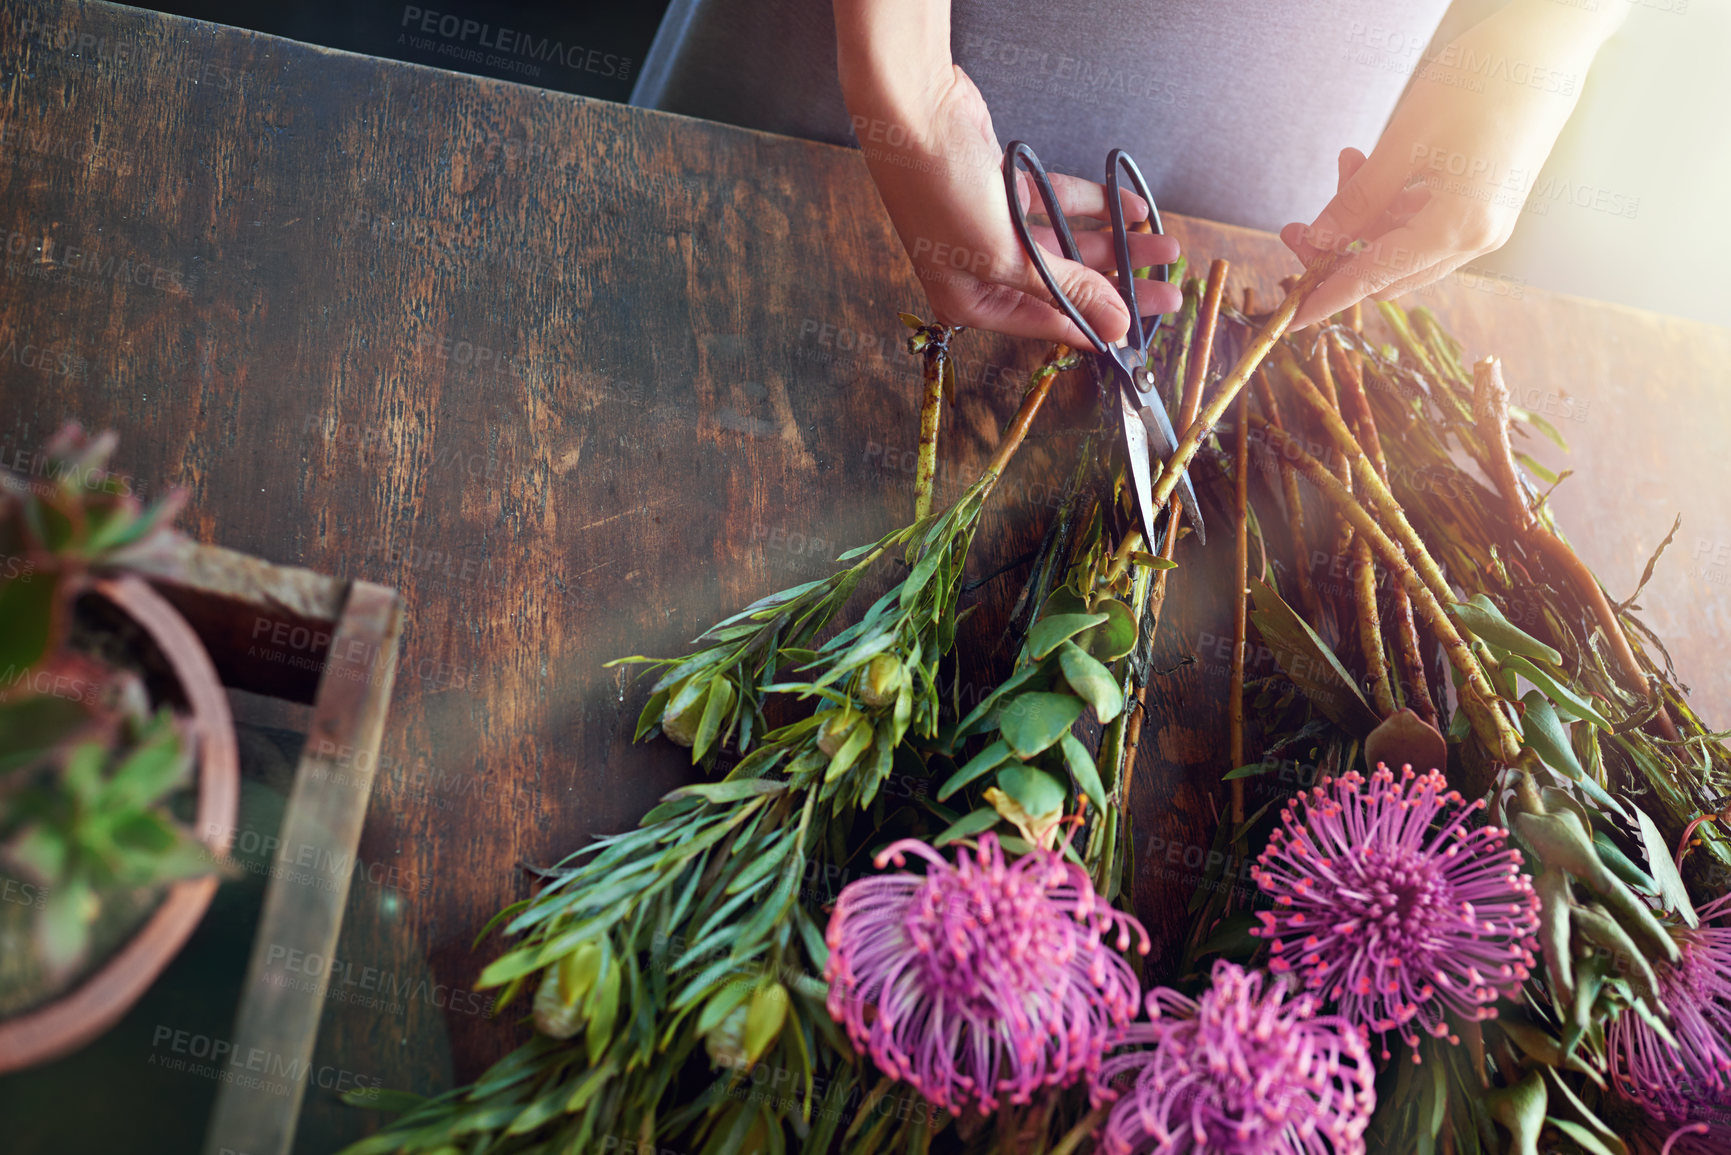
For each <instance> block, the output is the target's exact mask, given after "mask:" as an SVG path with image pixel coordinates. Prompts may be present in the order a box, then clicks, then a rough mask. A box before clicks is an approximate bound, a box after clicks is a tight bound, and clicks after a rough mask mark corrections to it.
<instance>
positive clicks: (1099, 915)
mask: <svg viewBox="0 0 1731 1155" xmlns="http://www.w3.org/2000/svg"><path fill="white" fill-rule="evenodd" d="M909 853H912V854H916V855H918V856H919V857H921V858H924V859H925V860H926V861H927V863H928V864H929V865H928V866H927V869H926V873H925V875H924V877H921V876H919V875H912V874H886V875H879V876H877V877H874V878H866V879H861V880H859V881H857V882H854V883H850V884H849V885H848V886H847V887H846V889H844V890H843V891H842V892H841V897H840V898H838V899H837V900H836V905H835V913H834V914H832V915H831V916H830V921H829V932H828V935H827V941H828V943H829V948H830V957H829V965H828V967H827V968H825V971H824V977H825V978H826V979H828V980H829V982H830V993H829V1013H830V1015H831V1016H832V1017H833V1018H834V1019H835V1020H836V1021H837V1022H839V1023H841V1024H842V1025H843V1026H845V1027H846V1028H847V1032H848V1036H849V1037H850V1038H851V1039H852V1040H853V1043H854V1046H855V1047H857V1048H858V1049H859V1050H861V1051H863V1052H867V1053H869V1054H870V1055H871V1057H872V1059H873V1061H874V1062H876V1063H877V1065H878V1066H879V1067H880V1068H881V1069H883V1071H885V1072H886V1073H887V1074H889V1075H892V1076H894V1077H896V1078H900V1079H905V1080H906V1081H907V1082H908V1083H909V1084H911V1085H912V1086H913V1087H914V1088H915V1089H917V1090H918V1091H919V1092H920V1093H921V1094H922V1095H924V1096H925V1097H926V1098H927V1099H929V1100H931V1102H933V1103H935V1104H937V1105H938V1106H940V1107H943V1108H945V1109H946V1110H949V1111H951V1112H954V1113H957V1114H959V1113H961V1111H962V1110H963V1109H964V1108H965V1107H966V1106H968V1105H969V1104H972V1105H974V1106H977V1107H978V1108H979V1110H980V1112H981V1113H982V1114H985V1113H988V1112H990V1111H993V1110H995V1109H996V1108H997V1106H998V1103H999V1096H1001V1095H1005V1096H1008V1097H1009V1101H1010V1102H1012V1103H1026V1102H1029V1101H1030V1099H1031V1097H1032V1095H1033V1093H1034V1091H1036V1090H1037V1089H1039V1088H1040V1087H1043V1086H1061V1085H1063V1084H1066V1083H1070V1082H1073V1081H1074V1080H1076V1079H1077V1078H1079V1077H1080V1076H1082V1075H1083V1074H1085V1073H1087V1072H1090V1071H1093V1070H1095V1069H1097V1068H1098V1066H1099V1063H1100V1058H1101V1056H1102V1055H1103V1054H1104V1053H1105V1049H1106V1046H1107V1043H1108V1041H1109V1039H1110V1037H1111V1032H1112V1030H1113V1029H1114V1028H1116V1027H1118V1026H1121V1025H1123V1024H1124V1023H1126V1022H1128V1021H1129V1020H1130V1019H1132V1018H1133V1017H1135V1014H1136V1002H1137V996H1138V993H1139V990H1138V985H1137V982H1136V976H1135V975H1134V974H1133V973H1131V970H1130V967H1129V965H1128V964H1127V963H1126V962H1125V961H1124V959H1123V958H1122V957H1121V956H1120V955H1119V954H1117V953H1115V952H1114V951H1113V950H1111V949H1110V948H1109V947H1108V946H1107V945H1106V943H1105V942H1104V941H1103V940H1104V939H1105V937H1106V936H1107V935H1108V934H1109V933H1112V932H1116V939H1117V942H1116V945H1117V949H1118V950H1119V951H1122V950H1125V949H1126V948H1128V947H1129V945H1130V942H1131V932H1132V931H1134V932H1135V936H1136V938H1137V940H1138V942H1137V946H1138V949H1139V950H1140V951H1141V952H1142V953H1143V954H1146V953H1147V952H1148V935H1147V934H1146V932H1144V931H1143V929H1142V925H1141V924H1140V923H1138V922H1137V921H1136V920H1135V919H1134V918H1131V917H1130V916H1129V915H1126V914H1122V913H1120V912H1118V911H1116V910H1114V909H1112V907H1111V906H1110V905H1109V904H1107V903H1106V902H1105V900H1103V899H1101V898H1100V897H1099V896H1098V895H1097V894H1095V892H1094V887H1093V885H1092V884H1091V883H1090V882H1089V880H1088V875H1087V873H1086V872H1085V871H1083V870H1082V869H1081V868H1080V867H1077V866H1075V865H1073V864H1071V863H1069V862H1066V861H1065V860H1064V859H1063V857H1062V856H1061V855H1059V854H1056V853H1053V852H1051V851H1044V850H1037V851H1034V852H1033V853H1030V854H1026V855H1023V856H1022V857H1021V858H1018V859H1016V860H1015V861H1013V862H1006V861H1005V859H1004V852H1003V849H1002V848H1001V847H1000V846H999V845H998V841H997V839H996V838H995V837H993V836H992V835H990V834H986V835H983V836H982V837H981V838H980V840H979V846H978V849H976V850H975V851H974V852H973V853H972V854H971V855H970V854H969V852H968V851H967V850H966V849H963V850H962V851H961V852H960V853H959V854H958V855H957V857H956V863H955V865H954V866H951V865H950V863H949V862H947V861H945V859H944V858H943V857H942V856H941V855H939V854H938V853H937V852H936V851H935V850H933V849H932V848H931V847H929V846H927V845H926V844H925V843H923V842H920V841H918V840H917V839H911V838H910V839H904V840H902V841H900V842H897V843H894V844H892V845H891V846H888V847H886V848H885V849H884V850H882V851H880V852H879V853H878V856H877V865H878V866H879V867H880V868H882V866H883V865H884V863H885V862H886V861H888V860H894V862H895V864H896V865H897V866H902V865H905V864H906V861H907V859H906V857H905V856H906V855H907V854H909Z"/></svg>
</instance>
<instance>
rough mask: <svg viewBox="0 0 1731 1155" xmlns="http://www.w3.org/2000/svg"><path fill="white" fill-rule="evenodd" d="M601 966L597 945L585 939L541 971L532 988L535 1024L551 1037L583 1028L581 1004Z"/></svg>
mask: <svg viewBox="0 0 1731 1155" xmlns="http://www.w3.org/2000/svg"><path fill="white" fill-rule="evenodd" d="M600 968H601V946H600V944H599V943H594V942H586V943H584V944H582V945H581V946H579V947H577V948H576V949H575V950H573V951H572V952H571V953H570V954H567V955H566V956H565V957H564V958H561V959H560V960H559V961H558V962H557V963H555V964H554V965H553V966H550V967H548V968H547V969H546V971H545V972H543V974H542V977H541V986H540V987H539V988H538V989H537V990H536V991H535V1027H536V1029H537V1030H539V1031H540V1032H541V1033H542V1034H544V1035H548V1036H550V1037H552V1038H555V1039H569V1038H570V1037H571V1036H572V1035H575V1034H576V1033H577V1032H578V1031H580V1030H582V1029H583V1023H584V1021H585V1019H586V1017H587V1016H585V1014H584V1013H583V1009H582V1004H583V1002H584V1001H585V999H587V997H588V995H589V990H590V988H591V987H593V986H594V985H595V975H596V973H597V972H598V971H599V970H600Z"/></svg>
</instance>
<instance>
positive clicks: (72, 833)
mask: <svg viewBox="0 0 1731 1155" xmlns="http://www.w3.org/2000/svg"><path fill="white" fill-rule="evenodd" d="M115 440H116V439H115V436H114V435H113V434H112V433H110V434H104V435H102V436H100V437H96V438H90V437H87V436H85V434H84V433H83V431H82V430H80V429H79V428H78V427H77V426H75V425H71V426H67V427H66V428H65V429H63V430H61V431H60V433H58V434H57V435H56V436H55V437H54V438H53V439H52V440H51V441H50V442H49V444H48V446H47V447H46V449H45V450H44V451H43V454H42V456H43V459H44V462H45V465H44V468H43V470H42V476H41V477H39V478H34V479H32V480H30V481H28V482H27V481H25V480H23V479H20V478H16V477H13V476H11V475H10V474H6V473H4V472H0V563H4V564H0V860H4V862H6V863H7V864H8V865H9V867H10V868H11V869H13V870H15V871H18V872H20V873H21V874H22V875H24V876H25V877H27V878H30V879H31V880H33V881H34V882H35V883H37V884H38V885H39V886H40V887H41V888H42V891H43V892H44V894H45V895H46V899H45V902H44V904H43V906H42V909H41V910H40V911H38V912H36V915H35V918H34V921H33V924H32V928H31V945H32V949H33V951H34V953H35V956H36V958H37V960H38V962H39V963H40V964H41V967H42V973H43V974H45V975H46V976H48V978H49V981H50V982H51V983H54V984H58V983H59V982H60V980H62V979H64V978H65V977H67V976H68V975H70V974H71V973H72V972H73V971H74V970H75V969H76V968H77V967H78V966H79V965H80V964H81V963H83V962H84V961H85V959H86V955H87V952H88V949H89V945H90V940H91V931H92V926H93V924H94V923H95V922H96V920H97V919H98V917H99V916H100V915H101V914H102V912H103V910H104V909H105V906H106V905H107V902H108V900H109V898H110V897H111V896H112V895H114V894H116V892H131V891H136V890H145V889H148V888H152V887H158V886H162V885H164V884H166V883H169V882H173V881H175V880H177V879H181V878H186V877H191V876H196V875H200V874H207V873H209V872H210V871H211V870H212V869H213V865H212V863H211V861H210V858H209V855H208V854H207V853H206V852H205V849H204V847H203V846H202V845H201V844H200V843H199V842H197V841H196V840H195V839H193V838H192V837H191V836H190V835H189V834H188V833H187V831H186V830H185V829H184V828H183V827H182V826H181V825H180V823H178V822H177V821H176V820H175V818H174V817H173V815H172V813H171V810H170V803H171V801H172V800H173V799H174V797H175V796H176V795H177V794H178V793H179V792H181V791H182V790H184V789H185V788H186V786H187V785H188V784H189V780H190V777H191V770H192V767H191V753H190V751H191V749H192V745H191V743H190V742H189V741H188V740H187V737H186V735H184V734H183V733H182V727H181V726H180V725H179V723H178V722H177V721H176V719H175V718H174V717H173V715H172V714H171V713H170V712H168V711H167V710H163V711H161V712H158V713H156V714H154V715H152V714H151V712H150V710H149V707H148V705H147V703H146V701H145V693H144V689H143V684H142V683H141V682H140V681H139V679H138V678H137V676H136V675H134V674H132V673H130V672H128V671H124V670H119V669H115V668H111V667H109V666H107V665H106V664H104V663H103V662H102V661H100V660H98V659H97V658H95V657H92V656H90V655H87V654H84V653H80V652H77V651H76V650H74V649H72V648H71V646H70V638H71V630H72V621H73V606H74V603H75V602H76V600H77V599H78V598H79V597H80V596H81V595H82V594H83V593H84V592H85V591H86V590H87V589H88V588H89V585H90V582H91V579H92V577H93V576H95V575H99V574H101V573H105V572H116V571H120V570H123V569H125V568H126V566H128V565H129V564H136V563H138V562H139V561H141V560H143V559H145V558H146V557H148V556H149V555H150V554H151V553H152V552H153V551H155V550H157V549H158V548H160V547H161V546H163V545H164V544H166V543H167V542H168V540H169V536H168V525H169V522H170V520H171V519H172V517H173V515H174V513H175V511H176V510H177V509H178V508H179V507H180V504H181V502H182V500H183V496H182V495H181V494H179V493H178V492H176V493H173V494H171V495H169V496H168V497H165V498H163V499H161V500H159V501H157V502H156V503H155V504H154V505H152V506H151V507H149V508H148V509H146V508H145V507H144V506H143V505H142V503H140V502H139V500H138V499H137V498H136V497H135V496H133V495H132V493H131V483H130V481H129V480H127V479H124V478H120V477H118V476H116V475H114V474H112V473H110V472H109V471H108V469H107V461H108V457H109V455H110V453H111V452H112V451H113V449H114V445H115ZM65 686H74V687H77V688H78V690H77V692H76V693H72V694H68V693H66V692H64V690H63V687H65ZM57 691H58V692H57Z"/></svg>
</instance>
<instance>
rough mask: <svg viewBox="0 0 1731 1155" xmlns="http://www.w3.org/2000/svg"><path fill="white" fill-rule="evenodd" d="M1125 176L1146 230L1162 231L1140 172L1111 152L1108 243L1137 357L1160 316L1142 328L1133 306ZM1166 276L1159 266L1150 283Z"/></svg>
mask: <svg viewBox="0 0 1731 1155" xmlns="http://www.w3.org/2000/svg"><path fill="white" fill-rule="evenodd" d="M1125 172H1128V173H1129V174H1130V183H1131V184H1132V185H1134V186H1135V189H1136V195H1137V196H1139V197H1141V198H1142V200H1143V201H1144V202H1145V203H1146V204H1147V205H1148V218H1147V219H1148V224H1149V226H1150V227H1151V228H1152V229H1153V230H1154V231H1155V232H1156V233H1163V232H1165V231H1166V230H1165V229H1164V228H1163V227H1161V224H1160V210H1159V209H1158V208H1155V207H1154V194H1153V193H1151V192H1149V191H1148V182H1147V180H1145V179H1144V178H1143V176H1142V170H1141V169H1139V168H1137V167H1136V162H1135V161H1134V160H1132V159H1131V157H1130V154H1129V153H1127V152H1125V151H1124V150H1123V149H1121V148H1115V149H1113V150H1112V151H1111V152H1110V153H1108V154H1107V155H1106V205H1107V208H1108V210H1109V211H1110V212H1111V214H1112V241H1113V243H1114V244H1115V245H1116V246H1117V250H1118V251H1117V254H1116V255H1117V258H1118V293H1119V295H1120V296H1122V297H1123V298H1124V304H1125V306H1126V307H1127V308H1128V309H1129V310H1130V346H1131V348H1133V349H1135V350H1136V351H1137V352H1138V353H1146V352H1147V351H1148V345H1149V342H1151V341H1153V340H1154V330H1156V329H1158V328H1159V327H1160V314H1158V313H1156V314H1154V316H1153V318H1152V319H1151V320H1149V321H1148V322H1147V323H1146V324H1145V323H1144V322H1143V319H1142V310H1141V309H1140V308H1139V307H1138V306H1137V303H1136V277H1135V276H1134V274H1135V272H1136V270H1135V269H1134V268H1132V267H1131V265H1130V230H1129V229H1128V228H1127V227H1126V226H1125V224H1124V198H1123V197H1122V196H1121V195H1119V189H1120V187H1121V186H1120V183H1119V179H1120V177H1121V176H1122V174H1123V173H1125ZM1066 255H1067V254H1066ZM1071 259H1072V260H1074V259H1075V258H1073V257H1072V258H1071ZM1166 276H1167V268H1166V266H1165V265H1161V266H1160V271H1159V272H1157V273H1156V274H1155V275H1154V279H1155V280H1157V281H1164V280H1165V279H1166Z"/></svg>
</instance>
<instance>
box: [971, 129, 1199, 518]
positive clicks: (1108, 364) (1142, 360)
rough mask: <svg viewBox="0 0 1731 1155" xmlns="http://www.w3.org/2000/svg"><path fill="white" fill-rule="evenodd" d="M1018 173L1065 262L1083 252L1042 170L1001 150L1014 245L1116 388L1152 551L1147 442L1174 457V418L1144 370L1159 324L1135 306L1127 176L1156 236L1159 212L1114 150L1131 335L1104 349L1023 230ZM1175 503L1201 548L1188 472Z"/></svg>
mask: <svg viewBox="0 0 1731 1155" xmlns="http://www.w3.org/2000/svg"><path fill="white" fill-rule="evenodd" d="M1019 167H1020V168H1023V169H1024V170H1025V171H1026V172H1027V173H1028V175H1029V176H1031V177H1032V178H1033V181H1034V187H1035V188H1036V189H1038V190H1039V193H1040V200H1041V201H1042V202H1043V203H1044V204H1045V206H1046V216H1047V217H1048V218H1050V220H1051V222H1052V231H1053V232H1054V233H1056V234H1057V236H1058V247H1059V249H1060V250H1061V251H1062V252H1063V254H1064V256H1065V257H1066V258H1068V259H1069V260H1072V261H1076V262H1078V263H1080V262H1081V260H1082V255H1081V250H1080V249H1079V248H1077V246H1076V238H1075V236H1074V234H1072V233H1071V232H1070V223H1069V222H1068V221H1067V220H1065V219H1064V212H1063V210H1062V209H1060V208H1059V207H1058V197H1057V194H1056V193H1054V192H1053V191H1052V181H1051V178H1050V177H1048V176H1047V175H1046V166H1045V165H1043V164H1041V163H1040V158H1039V157H1038V156H1036V155H1035V154H1034V150H1033V149H1032V148H1029V147H1028V145H1027V144H1026V143H1024V142H1022V141H1019V140H1013V141H1011V142H1010V147H1008V148H1006V149H1005V150H1004V193H1005V195H1006V196H1007V197H1008V198H1009V202H1010V220H1011V221H1013V222H1014V224H1015V226H1016V236H1017V237H1018V238H1020V240H1021V242H1022V248H1023V249H1025V250H1027V253H1028V257H1029V259H1030V260H1032V261H1033V262H1034V268H1035V269H1036V270H1037V271H1038V272H1039V274H1040V280H1041V281H1043V282H1045V285H1046V291H1047V292H1049V293H1051V294H1052V299H1053V300H1054V301H1055V302H1056V303H1057V306H1058V308H1059V309H1061V310H1063V313H1064V315H1065V316H1066V317H1068V318H1070V320H1071V321H1072V322H1074V323H1075V325H1076V328H1078V329H1080V330H1081V331H1082V335H1083V336H1084V337H1086V338H1088V343H1089V344H1091V345H1093V346H1094V353H1095V355H1096V358H1097V365H1098V368H1099V372H1100V374H1101V377H1102V380H1106V381H1110V382H1111V383H1112V384H1113V385H1115V386H1116V388H1113V389H1112V393H1114V394H1115V395H1116V397H1117V401H1118V416H1119V419H1120V424H1121V425H1122V427H1123V431H1124V435H1123V446H1124V456H1125V459H1126V460H1127V461H1128V462H1129V465H1130V478H1131V481H1132V482H1133V483H1134V485H1135V490H1136V511H1137V514H1138V515H1139V517H1140V519H1141V522H1142V540H1143V541H1144V542H1146V543H1147V548H1149V549H1152V548H1153V547H1154V543H1155V542H1157V541H1158V540H1159V538H1157V537H1156V536H1155V534H1154V523H1155V520H1156V519H1157V518H1158V517H1159V515H1160V512H1161V511H1160V510H1158V509H1154V508H1152V506H1153V495H1152V486H1153V479H1152V476H1151V473H1152V469H1151V465H1150V461H1149V439H1150V437H1152V439H1153V448H1154V450H1155V452H1157V453H1159V455H1160V458H1161V460H1162V461H1165V460H1168V459H1170V458H1171V456H1172V455H1173V454H1174V453H1176V452H1177V451H1178V436H1177V434H1176V433H1174V432H1173V430H1172V419H1171V418H1170V417H1168V416H1167V415H1166V403H1165V402H1164V401H1163V400H1162V399H1161V397H1160V395H1159V393H1158V392H1157V391H1156V389H1155V382H1154V373H1153V371H1152V370H1151V369H1149V368H1148V346H1149V345H1150V344H1151V343H1152V342H1153V340H1154V332H1155V330H1156V329H1158V328H1159V327H1160V317H1159V315H1158V314H1156V315H1154V316H1151V317H1148V318H1144V317H1143V316H1142V311H1141V310H1140V309H1139V308H1138V307H1137V302H1136V277H1135V275H1134V273H1135V270H1134V268H1133V267H1132V266H1131V264H1130V230H1129V228H1128V227H1127V226H1126V225H1125V223H1124V202H1123V200H1122V198H1121V197H1120V196H1119V188H1120V183H1119V182H1120V178H1121V175H1122V174H1123V173H1125V172H1128V173H1129V174H1130V182H1131V184H1133V185H1134V186H1135V189H1136V192H1137V194H1138V195H1140V196H1141V198H1142V199H1143V200H1144V201H1146V202H1147V203H1148V224H1149V225H1150V226H1151V227H1152V229H1153V231H1154V232H1156V233H1159V232H1162V231H1163V230H1162V229H1161V227H1160V210H1159V209H1157V208H1155V207H1154V197H1153V195H1152V194H1151V193H1150V192H1149V191H1148V182H1147V181H1146V180H1144V179H1143V177H1142V170H1141V169H1139V168H1137V167H1136V162H1135V161H1134V160H1132V159H1131V158H1130V154H1129V153H1127V152H1125V151H1124V150H1123V149H1121V148H1115V149H1113V150H1112V151H1111V153H1109V154H1108V155H1107V157H1106V203H1107V206H1108V208H1109V210H1110V212H1111V216H1112V242H1113V248H1114V253H1115V255H1116V257H1117V261H1118V293H1119V295H1120V296H1122V297H1123V298H1124V304H1125V305H1126V306H1128V307H1129V310H1130V332H1129V335H1128V337H1127V338H1126V341H1125V343H1124V344H1121V345H1108V344H1106V342H1105V341H1103V340H1101V339H1100V336H1099V334H1098V333H1096V332H1095V331H1094V329H1093V327H1092V326H1090V325H1089V324H1088V322H1087V321H1085V320H1083V319H1082V314H1081V311H1080V310H1078V309H1077V308H1076V305H1075V303H1074V302H1073V301H1071V300H1070V298H1069V297H1068V296H1066V295H1065V293H1064V291H1063V290H1062V289H1060V288H1059V287H1058V282H1057V279H1056V278H1055V277H1053V276H1052V270H1051V267H1050V266H1049V265H1047V263H1046V258H1045V255H1044V253H1043V252H1042V250H1041V249H1040V246H1039V245H1038V244H1036V243H1035V242H1034V235H1033V233H1032V232H1031V231H1030V230H1029V228H1028V218H1027V216H1026V215H1025V214H1024V213H1023V212H1022V204H1021V198H1020V196H1018V195H1017V193H1018V189H1017V182H1016V170H1017V169H1018V168H1019ZM1166 277H1167V268H1166V266H1165V265H1160V266H1158V271H1157V272H1156V273H1155V275H1154V279H1155V280H1157V281H1164V280H1166ZM1178 501H1179V503H1180V504H1181V505H1182V506H1183V507H1184V516H1185V517H1186V518H1188V519H1189V521H1190V524H1191V526H1192V527H1193V528H1194V529H1195V530H1196V537H1197V539H1198V540H1200V541H1202V542H1204V543H1206V542H1207V541H1208V535H1207V533H1206V532H1205V531H1204V529H1203V526H1202V510H1201V508H1200V507H1199V506H1198V505H1197V502H1196V490H1195V487H1193V486H1192V485H1191V484H1190V474H1189V471H1188V470H1186V471H1185V473H1184V475H1183V476H1181V477H1180V478H1179V479H1178Z"/></svg>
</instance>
